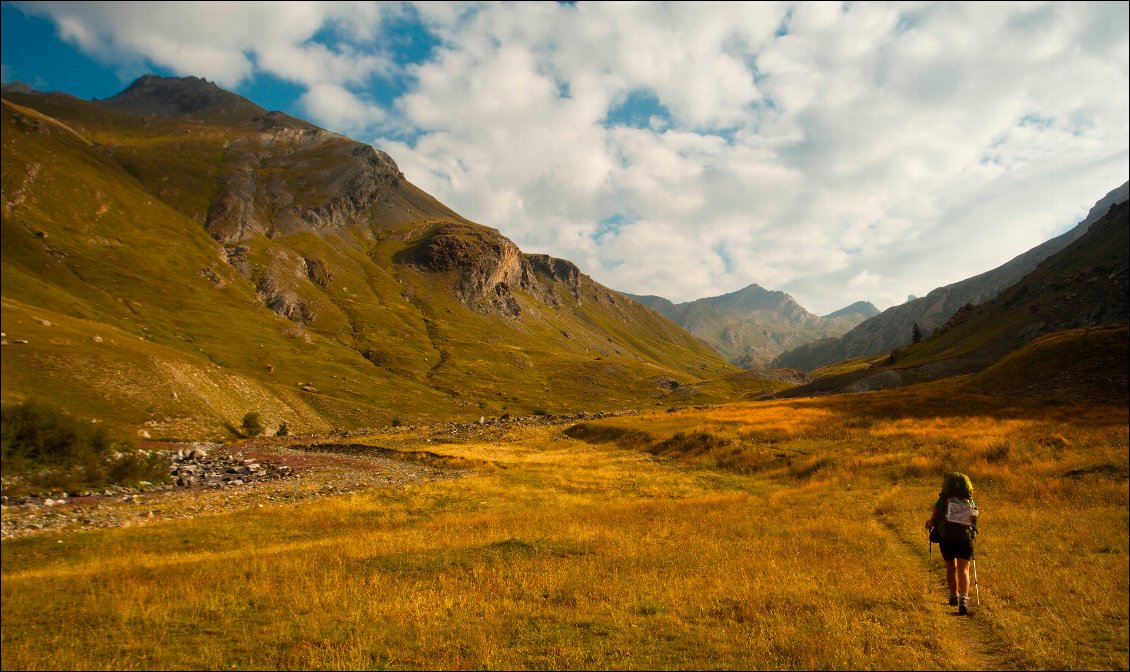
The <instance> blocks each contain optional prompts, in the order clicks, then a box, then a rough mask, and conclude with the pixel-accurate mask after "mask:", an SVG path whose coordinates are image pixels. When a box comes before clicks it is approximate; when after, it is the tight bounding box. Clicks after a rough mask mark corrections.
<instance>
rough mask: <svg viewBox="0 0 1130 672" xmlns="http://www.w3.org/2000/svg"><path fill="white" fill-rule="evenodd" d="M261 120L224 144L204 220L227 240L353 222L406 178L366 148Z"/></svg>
mask: <svg viewBox="0 0 1130 672" xmlns="http://www.w3.org/2000/svg"><path fill="white" fill-rule="evenodd" d="M259 121H260V131H259V132H258V133H254V134H250V135H247V136H244V137H241V138H238V139H236V140H234V141H232V142H231V143H230V144H229V145H228V146H227V148H226V155H225V160H224V165H223V167H222V169H221V172H220V177H219V184H218V196H217V197H216V198H215V200H214V201H213V202H212V207H211V209H210V210H209V212H208V217H207V220H206V222H205V227H206V228H207V230H208V232H209V233H210V234H211V235H212V237H213V238H215V239H216V240H218V241H220V242H221V243H223V244H224V245H234V244H237V243H239V242H241V241H244V240H246V239H247V238H248V237H250V236H252V235H255V234H263V235H266V236H268V237H272V238H273V237H277V236H282V235H288V234H294V233H298V232H300V231H302V230H305V229H328V228H341V227H344V226H347V225H349V224H352V223H356V222H358V220H359V218H360V217H362V216H364V215H365V214H366V213H367V212H368V211H369V209H370V208H371V207H372V206H373V205H374V204H376V203H377V202H378V201H380V200H381V199H382V198H383V197H385V196H387V195H388V193H389V192H390V191H391V190H393V189H395V188H396V187H397V186H398V185H399V184H400V181H401V180H402V179H404V175H403V173H401V172H400V169H399V168H398V167H397V165H396V162H395V161H393V160H392V158H391V157H389V155H388V154H385V153H384V152H382V151H380V150H377V149H375V148H374V147H372V146H371V145H366V144H363V143H359V142H355V141H352V140H349V139H348V138H344V137H342V136H340V135H337V134H335V133H330V132H329V131H325V130H322V129H319V128H315V127H313V126H310V125H309V124H305V122H298V121H297V120H289V118H286V117H285V115H279V114H277V113H271V114H268V115H267V116H266V117H263V118H262V119H261V120H259Z"/></svg>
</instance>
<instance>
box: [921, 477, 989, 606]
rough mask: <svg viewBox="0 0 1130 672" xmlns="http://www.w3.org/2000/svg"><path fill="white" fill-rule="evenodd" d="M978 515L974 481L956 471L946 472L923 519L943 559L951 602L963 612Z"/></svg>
mask: <svg viewBox="0 0 1130 672" xmlns="http://www.w3.org/2000/svg"><path fill="white" fill-rule="evenodd" d="M978 517H980V511H978V510H977V505H976V504H974V503H973V483H972V482H971V481H970V480H969V477H968V476H966V475H965V474H961V473H957V472H954V473H952V474H948V475H947V476H946V477H945V479H943V481H942V491H941V492H940V493H938V501H936V502H934V508H933V510H932V511H931V512H930V518H929V519H927V520H926V529H928V530H930V541H932V542H937V544H938V548H939V549H940V550H941V551H942V558H943V559H944V560H945V561H946V583H948V584H949V589H950V606H951V607H958V612H957V613H959V614H961V615H963V616H964V615H966V614H968V613H969V562H970V561H971V560H972V559H973V538H974V537H976V536H977V519H978Z"/></svg>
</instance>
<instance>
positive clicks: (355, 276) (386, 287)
mask: <svg viewBox="0 0 1130 672" xmlns="http://www.w3.org/2000/svg"><path fill="white" fill-rule="evenodd" d="M2 108H3V109H2V114H3V120H2V123H3V140H2V142H3V179H2V192H3V193H2V196H3V212H2V214H3V220H2V221H3V236H2V246H3V263H2V267H0V273H2V281H3V291H2V299H3V303H2V320H3V332H4V337H3V339H4V346H3V348H4V349H3V363H4V367H3V368H4V375H3V401H4V403H11V402H14V401H17V400H20V399H25V398H28V397H32V396H38V397H48V398H51V399H53V400H54V401H56V402H58V403H60V404H62V405H64V406H65V407H67V408H68V409H69V410H71V411H72V412H74V413H76V414H79V415H81V416H84V417H92V418H97V419H99V420H100V421H102V422H105V423H106V424H107V425H108V426H110V427H113V428H115V429H118V430H122V431H129V432H130V433H131V434H136V433H139V432H140V433H145V434H148V435H150V436H153V437H182V438H184V437H205V436H221V437H222V436H224V435H229V434H230V432H231V431H232V429H231V428H232V427H237V426H239V423H240V420H241V418H242V417H243V415H244V414H245V413H246V412H248V411H256V412H259V413H260V414H261V415H262V416H263V419H264V423H265V424H266V425H267V426H268V427H269V428H271V431H273V429H274V428H275V427H277V426H278V425H279V424H281V423H283V422H285V423H287V425H288V427H289V429H290V430H291V431H298V432H324V431H329V430H332V429H334V428H349V427H363V426H375V425H380V424H384V423H388V422H392V421H394V420H400V421H407V420H411V419H413V418H421V419H423V418H429V419H445V418H452V419H464V420H465V419H471V418H475V419H477V418H478V417H479V416H480V415H485V416H491V415H500V414H504V413H530V412H576V411H582V410H613V409H618V408H631V407H640V406H645V405H651V404H663V403H664V397H665V396H667V395H669V394H670V393H671V388H670V386H669V384H668V383H667V381H670V380H672V379H677V380H679V381H683V382H697V381H701V380H705V379H708V378H713V377H717V376H723V375H726V374H729V373H731V372H733V370H734V369H733V367H732V366H730V365H728V364H727V363H726V362H725V361H723V360H722V359H720V358H719V357H718V356H717V354H716V353H714V352H713V351H711V350H710V349H709V348H707V347H706V346H704V345H703V344H702V343H700V342H699V341H698V340H697V339H695V338H694V337H692V336H691V335H689V334H687V333H686V332H685V331H683V330H682V329H680V328H678V327H677V326H676V325H674V324H672V323H671V322H670V321H668V320H666V319H664V318H662V317H660V316H659V315H657V314H655V313H654V312H653V311H650V310H647V309H645V308H644V307H642V306H640V305H639V304H638V303H636V302H634V301H631V300H629V299H626V298H625V297H623V296H622V295H619V294H617V293H616V292H612V291H610V290H608V289H607V288H604V287H602V286H601V285H599V284H597V283H595V282H593V281H592V280H591V279H590V278H589V277H588V276H586V275H584V274H583V273H581V272H580V271H579V269H577V268H576V266H574V265H573V264H571V263H569V262H567V261H564V260H559V259H553V258H550V257H547V256H544V255H528V254H524V253H522V252H521V251H520V250H518V248H517V247H516V246H514V245H513V243H511V242H510V241H509V240H507V239H505V238H504V237H503V236H501V235H500V234H499V233H498V232H497V231H495V230H493V229H490V228H487V227H483V226H481V225H478V224H475V223H473V222H470V221H467V220H466V219H464V218H462V217H460V216H459V215H458V214H456V213H454V212H453V211H451V210H450V209H449V208H447V207H446V206H444V205H442V204H441V203H439V202H438V201H436V200H435V199H434V198H432V197H431V196H429V195H428V194H426V193H424V192H422V191H420V190H419V189H418V188H416V187H415V186H414V185H412V184H411V183H410V182H408V181H407V180H405V179H404V176H403V175H402V174H401V173H400V171H399V169H398V168H397V167H396V164H395V162H394V161H393V160H392V158H391V157H389V156H388V155H386V154H384V153H383V152H380V151H378V150H375V149H374V148H372V147H371V146H369V145H364V144H362V143H357V142H354V141H352V140H350V139H348V138H345V137H343V136H340V135H337V134H334V133H330V132H328V131H325V130H322V129H319V128H317V127H315V126H313V125H311V124H308V123H307V122H304V121H301V120H298V119H294V118H292V117H288V116H286V115H283V114H279V113H274V112H271V113H267V112H265V111H264V110H263V109H262V108H260V107H259V106H257V105H254V104H253V103H251V102H250V101H246V100H245V99H242V98H239V97H238V96H235V95H234V94H231V93H229V92H225V91H223V90H221V89H219V88H218V87H215V85H213V84H210V83H208V82H205V81H204V80H200V79H197V78H181V79H164V78H156V77H146V78H142V80H139V81H138V82H135V83H134V84H133V85H132V86H131V87H129V88H128V89H127V90H126V91H124V92H123V93H121V94H119V95H118V96H115V97H114V98H111V99H109V100H107V101H89V102H88V101H81V100H79V99H76V98H73V97H71V96H67V95H61V94H39V93H26V92H24V93H21V92H18V91H16V92H9V91H5V94H4V99H3V105H2Z"/></svg>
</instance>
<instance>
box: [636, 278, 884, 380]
mask: <svg viewBox="0 0 1130 672" xmlns="http://www.w3.org/2000/svg"><path fill="white" fill-rule="evenodd" d="M632 298H634V299H636V300H637V301H639V302H640V303H642V304H644V305H645V306H648V307H650V308H651V309H653V310H655V311H657V312H659V313H660V314H662V315H664V316H665V317H667V318H669V319H671V320H672V321H674V322H675V323H676V324H678V325H680V326H682V327H683V328H684V329H686V330H687V331H689V332H691V333H692V334H694V335H695V336H698V337H699V338H701V339H702V340H704V341H705V342H707V343H709V344H710V345H711V346H712V347H713V348H714V349H715V350H717V351H718V352H719V353H720V354H721V355H722V356H723V357H725V358H726V359H727V360H729V361H730V362H733V363H734V364H737V365H738V366H741V367H743V368H747V369H763V368H768V367H769V366H770V365H771V362H772V360H773V359H774V358H775V357H776V356H778V355H780V354H781V353H783V352H786V351H788V350H789V349H792V348H796V347H797V346H799V345H801V344H804V343H808V342H811V341H814V340H821V339H826V338H829V337H833V336H838V335H840V334H843V333H845V332H847V331H848V330H849V329H851V328H852V327H854V326H855V325H857V324H859V323H860V322H862V321H863V320H865V319H867V318H869V317H872V316H874V315H877V314H878V313H879V310H878V309H877V308H875V306H873V305H871V304H870V303H867V302H865V301H860V302H857V303H854V304H852V305H851V306H848V307H846V308H842V309H840V310H838V311H836V312H834V313H832V314H830V315H827V316H824V317H819V316H817V315H813V314H812V313H810V312H808V311H807V310H805V309H804V308H802V307H801V306H800V305H799V304H798V303H797V302H796V301H794V300H793V298H792V297H791V296H789V295H788V294H786V293H784V292H774V291H769V290H766V289H763V288H761V287H759V286H757V285H750V286H748V287H746V288H745V289H741V290H738V291H736V292H731V293H729V294H724V295H722V296H715V297H710V298H705V299H697V300H695V301H690V302H687V303H680V304H674V303H672V302H671V301H668V300H667V299H664V298H662V297H658V296H633V297H632Z"/></svg>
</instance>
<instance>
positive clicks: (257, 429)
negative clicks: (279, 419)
mask: <svg viewBox="0 0 1130 672" xmlns="http://www.w3.org/2000/svg"><path fill="white" fill-rule="evenodd" d="M243 433H244V434H246V435H247V436H259V435H260V434H262V433H263V421H262V420H261V419H260V418H259V414H258V413H256V412H255V411H248V412H247V415H245V416H243Z"/></svg>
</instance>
